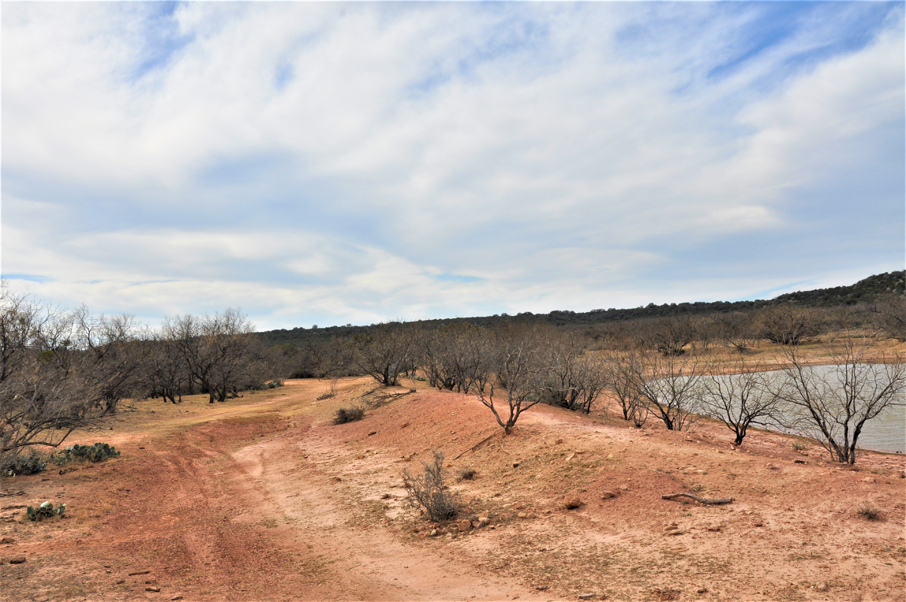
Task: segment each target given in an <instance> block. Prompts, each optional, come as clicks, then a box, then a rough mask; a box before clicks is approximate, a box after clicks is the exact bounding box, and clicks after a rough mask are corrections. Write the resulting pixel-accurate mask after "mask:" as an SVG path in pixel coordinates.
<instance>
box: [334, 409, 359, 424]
mask: <svg viewBox="0 0 906 602" xmlns="http://www.w3.org/2000/svg"><path fill="white" fill-rule="evenodd" d="M364 417H365V408H363V407H361V406H352V407H351V408H340V409H339V410H337V415H336V416H335V417H334V419H333V423H334V424H346V423H347V422H355V421H356V420H361V419H362V418H364Z"/></svg>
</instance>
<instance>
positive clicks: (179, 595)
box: [170, 594, 182, 600]
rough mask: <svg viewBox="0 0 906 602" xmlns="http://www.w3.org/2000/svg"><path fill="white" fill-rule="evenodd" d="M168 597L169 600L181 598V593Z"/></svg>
mask: <svg viewBox="0 0 906 602" xmlns="http://www.w3.org/2000/svg"><path fill="white" fill-rule="evenodd" d="M170 599H171V600H182V594H176V595H175V596H173V597H172V598H170Z"/></svg>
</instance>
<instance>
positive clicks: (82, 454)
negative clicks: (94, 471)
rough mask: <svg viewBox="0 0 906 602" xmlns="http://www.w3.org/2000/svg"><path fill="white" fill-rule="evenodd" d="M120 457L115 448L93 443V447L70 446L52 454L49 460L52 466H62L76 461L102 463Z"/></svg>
mask: <svg viewBox="0 0 906 602" xmlns="http://www.w3.org/2000/svg"><path fill="white" fill-rule="evenodd" d="M119 455H120V452H119V451H117V449H116V448H115V447H113V446H112V445H109V444H107V443H95V444H94V445H79V444H78V443H76V444H75V445H70V446H68V447H67V448H66V449H64V450H63V451H61V452H59V453H57V454H53V455H52V456H51V457H50V459H51V461H52V462H53V463H54V464H57V465H58V466H62V465H63V464H66V463H67V462H73V461H76V460H87V461H89V462H103V461H104V460H109V459H110V458H116V457H118V456H119Z"/></svg>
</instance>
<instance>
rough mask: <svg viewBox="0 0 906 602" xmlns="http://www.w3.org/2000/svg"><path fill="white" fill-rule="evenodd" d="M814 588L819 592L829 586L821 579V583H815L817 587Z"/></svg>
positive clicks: (827, 588)
mask: <svg viewBox="0 0 906 602" xmlns="http://www.w3.org/2000/svg"><path fill="white" fill-rule="evenodd" d="M815 589H816V590H818V591H819V592H826V591H827V590H829V589H830V588H829V587H828V586H827V583H825V582H823V581H822V582H821V583H819V584H818V585H817V587H815Z"/></svg>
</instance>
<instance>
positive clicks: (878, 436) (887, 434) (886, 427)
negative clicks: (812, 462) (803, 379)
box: [728, 366, 906, 454]
mask: <svg viewBox="0 0 906 602" xmlns="http://www.w3.org/2000/svg"><path fill="white" fill-rule="evenodd" d="M814 370H816V371H823V372H824V373H825V374H828V373H830V372H831V371H832V370H834V366H816V367H815V368H814ZM765 374H766V375H767V376H768V377H769V378H782V376H783V373H782V372H767V373H765ZM728 378H732V376H728ZM898 403H899V405H897V406H894V407H888V408H887V409H886V410H884V411H883V412H882V413H881V414H879V415H878V416H877V417H876V418H873V419H872V420H869V421H867V422H866V423H865V426H864V427H863V429H862V432H861V433H860V434H859V441H858V447H859V448H861V449H870V450H873V451H881V452H889V453H897V454H902V453H906V407H904V404H906V394H904V393H902V392H901V393H900V395H899V398H898Z"/></svg>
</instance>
